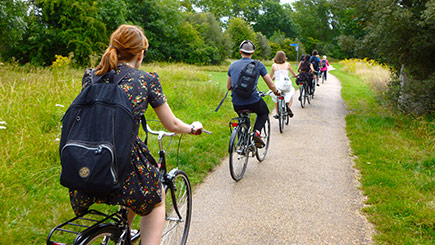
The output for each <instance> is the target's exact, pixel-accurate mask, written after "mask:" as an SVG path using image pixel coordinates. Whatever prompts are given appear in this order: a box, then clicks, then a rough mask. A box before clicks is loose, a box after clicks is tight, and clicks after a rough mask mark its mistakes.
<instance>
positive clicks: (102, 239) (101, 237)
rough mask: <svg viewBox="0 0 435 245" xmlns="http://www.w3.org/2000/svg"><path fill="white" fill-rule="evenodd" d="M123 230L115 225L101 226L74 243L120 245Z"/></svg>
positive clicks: (81, 244) (83, 244)
mask: <svg viewBox="0 0 435 245" xmlns="http://www.w3.org/2000/svg"><path fill="white" fill-rule="evenodd" d="M121 233H122V232H121V230H120V229H119V228H118V227H117V226H116V225H114V224H101V225H100V226H99V227H96V228H95V229H92V230H90V231H89V232H87V234H83V236H82V237H81V239H79V240H78V241H74V244H80V245H92V244H95V245H97V244H101V245H109V244H118V240H119V238H120V236H121Z"/></svg>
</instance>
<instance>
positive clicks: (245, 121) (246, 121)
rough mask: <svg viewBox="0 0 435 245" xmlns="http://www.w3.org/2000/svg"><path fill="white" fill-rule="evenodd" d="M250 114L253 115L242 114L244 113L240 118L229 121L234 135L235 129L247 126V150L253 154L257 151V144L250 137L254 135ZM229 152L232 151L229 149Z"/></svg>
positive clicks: (240, 114)
mask: <svg viewBox="0 0 435 245" xmlns="http://www.w3.org/2000/svg"><path fill="white" fill-rule="evenodd" d="M250 114H251V113H246V112H242V113H239V117H235V118H231V119H230V121H229V128H230V133H232V132H233V130H234V129H235V128H237V127H239V126H243V125H246V126H247V127H246V130H247V139H246V141H247V142H246V149H247V150H249V151H252V152H253V151H255V149H256V147H255V144H254V143H253V141H252V139H251V137H250V135H251V133H252V128H251V119H250ZM234 121H237V122H234ZM230 145H231V144H230ZM228 150H230V149H228Z"/></svg>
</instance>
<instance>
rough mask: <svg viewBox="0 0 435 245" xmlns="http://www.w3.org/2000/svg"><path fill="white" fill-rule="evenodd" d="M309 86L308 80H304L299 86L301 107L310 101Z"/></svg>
mask: <svg viewBox="0 0 435 245" xmlns="http://www.w3.org/2000/svg"><path fill="white" fill-rule="evenodd" d="M310 94H311V93H310V86H308V81H306V80H304V81H303V83H302V84H301V87H300V88H299V101H300V102H301V107H302V108H305V104H306V102H307V101H308V104H310V103H311V95H310Z"/></svg>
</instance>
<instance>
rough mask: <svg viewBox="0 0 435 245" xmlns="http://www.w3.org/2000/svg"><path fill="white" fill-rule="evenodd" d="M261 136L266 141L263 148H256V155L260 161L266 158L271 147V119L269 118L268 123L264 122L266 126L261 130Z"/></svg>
mask: <svg viewBox="0 0 435 245" xmlns="http://www.w3.org/2000/svg"><path fill="white" fill-rule="evenodd" d="M260 135H261V138H262V139H263V141H264V144H265V145H264V147H263V148H258V147H257V148H256V150H255V156H256V157H257V160H258V161H260V162H261V161H263V160H264V158H266V155H267V150H268V149H269V143H270V120H269V118H267V120H266V123H265V124H264V127H263V128H262V129H261V132H260Z"/></svg>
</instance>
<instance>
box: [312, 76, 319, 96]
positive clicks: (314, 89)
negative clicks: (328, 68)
mask: <svg viewBox="0 0 435 245" xmlns="http://www.w3.org/2000/svg"><path fill="white" fill-rule="evenodd" d="M318 82H319V79H318V78H316V79H314V80H313V86H311V88H312V90H311V99H314V92H316V86H317V84H318Z"/></svg>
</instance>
